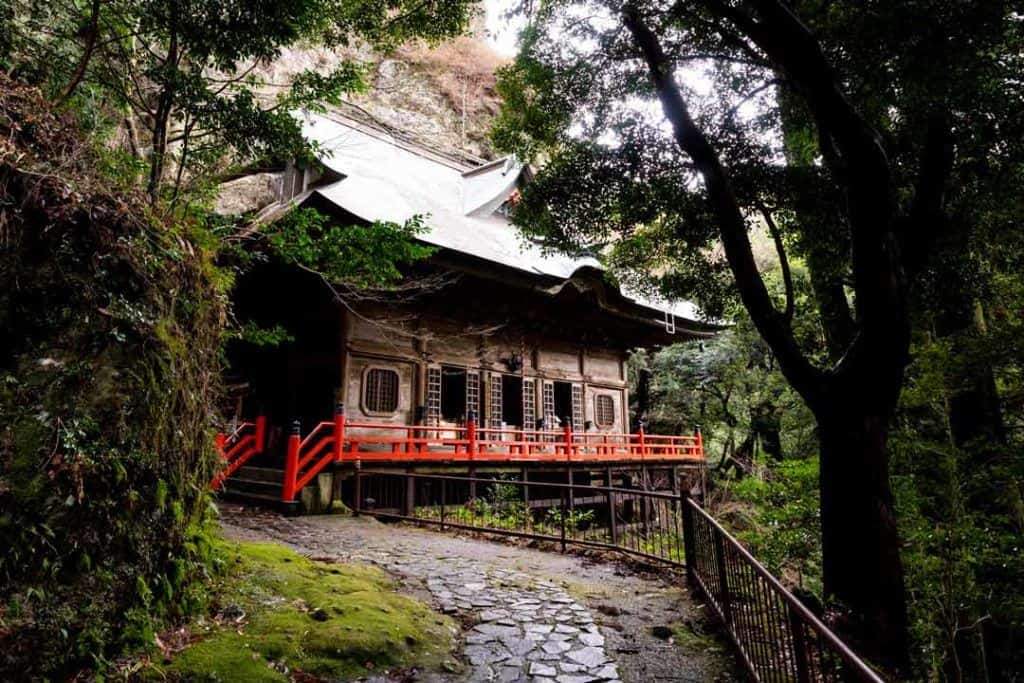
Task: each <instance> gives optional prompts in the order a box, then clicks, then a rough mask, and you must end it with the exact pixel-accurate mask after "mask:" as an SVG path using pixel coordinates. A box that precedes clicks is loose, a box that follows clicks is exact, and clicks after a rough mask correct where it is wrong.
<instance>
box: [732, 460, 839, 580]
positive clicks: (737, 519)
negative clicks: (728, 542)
mask: <svg viewBox="0 0 1024 683" xmlns="http://www.w3.org/2000/svg"><path fill="white" fill-rule="evenodd" d="M720 483H721V485H722V495H724V496H725V499H726V500H729V501H730V502H729V503H728V504H725V505H723V506H722V508H721V509H720V511H719V514H718V516H719V519H722V520H723V521H725V522H726V523H728V525H729V526H730V528H731V529H732V530H733V532H734V533H735V534H736V536H737V538H738V539H739V540H740V541H741V542H742V543H743V544H744V545H746V546H747V547H748V548H749V549H750V550H751V552H752V553H753V554H754V556H755V557H756V558H757V559H758V560H759V561H760V562H761V563H762V564H764V565H765V567H767V568H768V570H769V571H771V572H772V573H773V574H775V575H776V576H781V577H783V580H784V581H786V582H787V583H789V584H790V585H791V586H799V587H800V588H802V589H804V590H806V591H808V592H810V593H813V594H814V595H816V596H817V597H818V598H821V595H822V593H821V517H820V513H819V503H818V459H817V457H810V458H806V459H800V460H785V461H783V462H775V463H771V464H767V465H765V466H764V468H763V469H761V470H760V471H759V472H758V474H757V475H755V476H749V477H744V478H743V479H740V480H738V481H730V480H725V481H722V482H720Z"/></svg>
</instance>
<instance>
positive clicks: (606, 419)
mask: <svg viewBox="0 0 1024 683" xmlns="http://www.w3.org/2000/svg"><path fill="white" fill-rule="evenodd" d="M594 422H595V424H597V426H598V427H600V428H601V429H608V428H610V427H613V426H615V399H613V398H612V397H611V394H597V395H596V396H594Z"/></svg>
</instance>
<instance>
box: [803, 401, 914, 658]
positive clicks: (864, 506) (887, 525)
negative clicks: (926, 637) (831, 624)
mask: <svg viewBox="0 0 1024 683" xmlns="http://www.w3.org/2000/svg"><path fill="white" fill-rule="evenodd" d="M858 403H861V402H860V401H857V400H851V401H849V402H848V403H847V405H840V406H833V407H832V410H831V412H832V413H833V415H834V416H833V417H829V418H819V419H818V435H819V441H820V444H821V465H820V467H821V470H820V492H821V555H822V578H823V584H824V592H825V597H826V599H831V600H838V601H839V602H841V603H842V604H843V605H845V606H847V607H848V608H849V610H850V612H849V613H848V614H847V618H848V619H849V621H848V622H847V623H846V624H845V625H843V626H844V627H843V628H842V629H841V630H842V631H844V632H846V633H849V634H851V635H852V636H853V637H854V638H855V639H856V641H857V645H858V646H859V647H860V648H861V651H862V652H864V653H866V654H869V655H870V656H872V658H873V660H874V661H875V662H876V663H877V664H880V665H882V666H884V667H885V668H887V669H889V670H891V671H905V670H906V668H907V666H908V656H907V653H908V633H907V623H908V622H907V619H908V618H907V608H906V599H905V586H904V577H903V564H902V562H901V559H900V541H899V534H898V531H897V528H896V517H895V514H894V509H893V497H892V491H891V489H890V488H889V459H888V451H887V441H888V434H889V427H888V425H889V415H888V414H887V412H886V411H876V410H865V409H864V408H863V407H862V406H861V405H858Z"/></svg>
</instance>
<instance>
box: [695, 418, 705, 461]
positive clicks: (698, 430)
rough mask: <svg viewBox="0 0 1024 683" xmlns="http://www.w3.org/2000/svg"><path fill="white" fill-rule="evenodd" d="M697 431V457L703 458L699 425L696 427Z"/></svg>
mask: <svg viewBox="0 0 1024 683" xmlns="http://www.w3.org/2000/svg"><path fill="white" fill-rule="evenodd" d="M696 431H697V448H696V450H697V457H699V458H701V459H703V458H704V436H703V435H702V434H701V433H700V425H697V427H696Z"/></svg>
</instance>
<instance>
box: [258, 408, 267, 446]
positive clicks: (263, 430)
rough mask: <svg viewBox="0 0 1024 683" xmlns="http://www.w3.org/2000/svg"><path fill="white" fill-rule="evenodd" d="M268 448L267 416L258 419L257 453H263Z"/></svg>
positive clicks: (260, 416)
mask: <svg viewBox="0 0 1024 683" xmlns="http://www.w3.org/2000/svg"><path fill="white" fill-rule="evenodd" d="M266 446H267V416H266V415H259V416H257V417H256V452H257V453H262V452H263V451H264V450H265V449H266Z"/></svg>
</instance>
